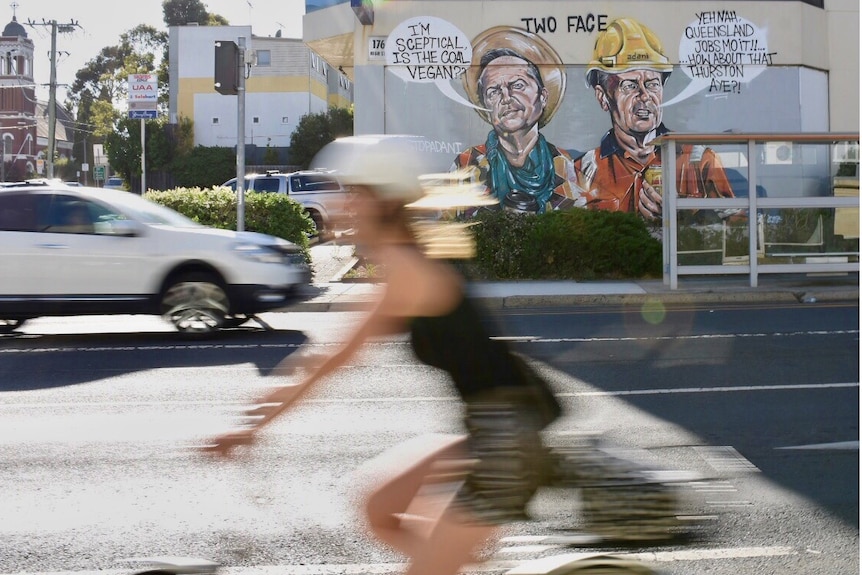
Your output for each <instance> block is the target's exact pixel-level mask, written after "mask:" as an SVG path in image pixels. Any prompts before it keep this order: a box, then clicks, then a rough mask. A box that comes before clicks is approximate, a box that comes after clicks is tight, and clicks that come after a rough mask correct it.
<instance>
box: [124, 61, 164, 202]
mask: <svg viewBox="0 0 862 575" xmlns="http://www.w3.org/2000/svg"><path fill="white" fill-rule="evenodd" d="M158 103H159V84H158V79H157V78H156V75H155V74H131V75H130V76H129V118H130V119H132V120H140V121H141V195H144V193H145V192H146V191H147V155H146V148H147V145H146V137H145V136H144V130H145V127H144V126H145V125H144V120H155V119H156V118H158V117H159V112H158V109H157V107H158Z"/></svg>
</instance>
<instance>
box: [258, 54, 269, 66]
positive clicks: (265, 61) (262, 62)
mask: <svg viewBox="0 0 862 575" xmlns="http://www.w3.org/2000/svg"><path fill="white" fill-rule="evenodd" d="M257 65H258V66H271V65H272V54H271V53H270V51H269V50H258V51H257Z"/></svg>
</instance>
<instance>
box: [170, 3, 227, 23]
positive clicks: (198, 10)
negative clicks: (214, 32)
mask: <svg viewBox="0 0 862 575" xmlns="http://www.w3.org/2000/svg"><path fill="white" fill-rule="evenodd" d="M162 12H163V14H164V20H165V25H166V26H168V27H169V28H170V27H171V26H185V25H187V24H189V23H190V22H197V24H198V25H199V26H226V25H227V24H228V21H227V20H226V19H225V18H224V17H223V16H219V15H218V14H210V13H209V12H207V7H206V5H205V4H204V3H203V2H201V1H200V0H164V2H162Z"/></svg>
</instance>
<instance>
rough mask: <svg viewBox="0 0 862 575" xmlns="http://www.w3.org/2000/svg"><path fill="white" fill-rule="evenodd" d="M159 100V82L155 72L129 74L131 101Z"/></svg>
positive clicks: (154, 101)
mask: <svg viewBox="0 0 862 575" xmlns="http://www.w3.org/2000/svg"><path fill="white" fill-rule="evenodd" d="M158 101H159V83H158V79H157V78H156V75H155V74H131V75H130V76H129V102H152V103H156V102H158Z"/></svg>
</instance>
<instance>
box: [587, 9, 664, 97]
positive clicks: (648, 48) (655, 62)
mask: <svg viewBox="0 0 862 575" xmlns="http://www.w3.org/2000/svg"><path fill="white" fill-rule="evenodd" d="M628 70H655V71H656V72H671V71H672V70H673V64H671V63H670V61H669V60H668V57H667V56H665V55H664V49H663V48H662V45H661V41H660V40H659V39H658V36H656V35H655V33H654V32H653V31H652V30H650V29H649V28H647V27H646V26H644V25H643V24H641V23H640V22H638V21H637V20H634V19H632V18H620V19H618V20H614V21H613V22H611V23H610V24H608V27H607V29H606V30H605V31H603V32H601V33H600V34H599V37H598V38H596V46H595V48H594V49H593V60H592V62H590V64H589V66H587V73H586V74H587V84H588V85H589V86H595V85H596V72H598V71H601V72H607V73H608V74H618V73H620V72H626V71H628Z"/></svg>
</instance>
